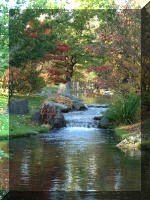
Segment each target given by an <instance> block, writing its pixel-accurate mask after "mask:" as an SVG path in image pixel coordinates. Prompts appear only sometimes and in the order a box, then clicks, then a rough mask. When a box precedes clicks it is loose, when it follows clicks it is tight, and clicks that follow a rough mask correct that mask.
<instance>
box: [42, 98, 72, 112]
mask: <svg viewBox="0 0 150 200" xmlns="http://www.w3.org/2000/svg"><path fill="white" fill-rule="evenodd" d="M48 100H50V101H54V102H56V103H60V104H64V105H65V106H67V107H69V108H70V109H72V107H73V102H72V100H71V99H69V98H68V97H65V96H57V95H53V96H50V97H48V98H47V99H46V100H45V101H48Z"/></svg>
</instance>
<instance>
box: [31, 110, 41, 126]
mask: <svg viewBox="0 0 150 200" xmlns="http://www.w3.org/2000/svg"><path fill="white" fill-rule="evenodd" d="M31 121H32V122H34V123H38V124H41V122H42V115H41V113H40V110H38V111H36V112H35V113H34V114H33V115H32V116H31Z"/></svg>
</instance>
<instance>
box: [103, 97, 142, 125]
mask: <svg viewBox="0 0 150 200" xmlns="http://www.w3.org/2000/svg"><path fill="white" fill-rule="evenodd" d="M140 105H141V98H140V96H139V95H137V94H134V93H129V94H127V95H124V96H122V95H119V96H118V97H117V98H116V99H115V101H114V102H113V104H112V106H111V108H110V109H108V110H107V111H106V113H105V116H106V117H108V118H109V119H111V120H112V121H113V122H114V124H115V125H120V124H132V123H134V122H135V121H137V120H138V117H139V114H140Z"/></svg>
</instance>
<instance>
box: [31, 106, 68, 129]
mask: <svg viewBox="0 0 150 200" xmlns="http://www.w3.org/2000/svg"><path fill="white" fill-rule="evenodd" d="M45 105H46V106H48V108H49V109H50V110H51V111H52V112H49V113H47V114H46V113H45V114H44V113H43V115H42V114H41V109H43V108H44V106H45ZM41 109H40V110H39V111H37V112H36V113H34V114H33V115H32V117H31V121H32V122H34V123H38V124H40V125H42V124H48V125H50V127H52V128H61V127H64V126H66V121H65V118H64V116H63V114H62V112H61V110H60V109H59V108H58V107H56V106H55V105H54V104H53V102H52V103H50V102H49V103H48V102H47V103H46V104H43V105H42V107H41Z"/></svg>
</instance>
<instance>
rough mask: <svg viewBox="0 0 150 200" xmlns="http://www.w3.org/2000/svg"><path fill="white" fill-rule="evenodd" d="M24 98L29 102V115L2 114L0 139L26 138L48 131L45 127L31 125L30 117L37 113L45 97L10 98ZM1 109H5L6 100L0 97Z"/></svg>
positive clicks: (18, 97) (19, 96)
mask: <svg viewBox="0 0 150 200" xmlns="http://www.w3.org/2000/svg"><path fill="white" fill-rule="evenodd" d="M20 98H26V99H27V100H28V102H29V112H30V113H29V114H28V115H12V114H10V115H8V114H5V113H4V112H3V113H1V114H0V138H1V139H8V136H10V137H19V136H27V135H32V134H37V133H38V132H47V131H48V130H49V129H48V128H47V127H41V126H39V125H33V124H31V120H30V119H31V116H32V114H33V113H35V111H37V110H38V109H39V108H40V106H41V104H42V102H43V101H44V99H45V98H46V97H41V96H34V95H32V96H23V95H18V96H14V97H13V98H11V100H14V99H20ZM0 102H1V103H0V105H1V108H3V109H6V106H7V103H8V100H7V97H5V96H0Z"/></svg>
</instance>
